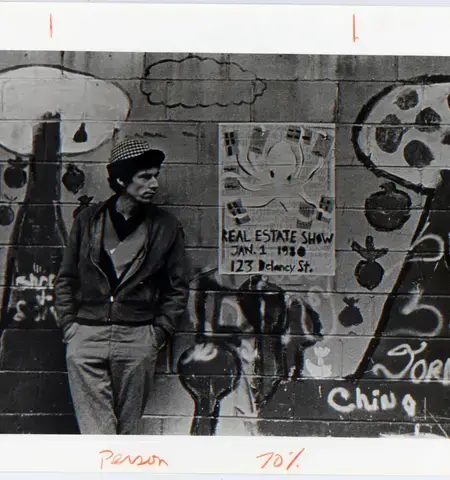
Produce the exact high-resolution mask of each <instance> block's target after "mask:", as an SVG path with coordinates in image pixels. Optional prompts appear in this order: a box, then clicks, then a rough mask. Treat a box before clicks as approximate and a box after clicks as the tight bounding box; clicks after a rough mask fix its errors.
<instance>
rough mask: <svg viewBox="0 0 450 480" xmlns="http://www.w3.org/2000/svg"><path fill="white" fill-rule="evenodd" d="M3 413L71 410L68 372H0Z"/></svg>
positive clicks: (62, 411) (0, 396)
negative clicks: (66, 373)
mask: <svg viewBox="0 0 450 480" xmlns="http://www.w3.org/2000/svg"><path fill="white" fill-rule="evenodd" d="M0 385H1V390H0V411H1V412H3V413H72V411H73V409H72V402H71V398H70V392H69V384H68V381H67V375H65V374H63V373H35V372H30V373H28V372H20V373H19V372H0Z"/></svg>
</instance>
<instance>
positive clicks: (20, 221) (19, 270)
mask: <svg viewBox="0 0 450 480" xmlns="http://www.w3.org/2000/svg"><path fill="white" fill-rule="evenodd" d="M36 78H43V79H45V80H51V81H45V82H41V83H36V81H35V79H36ZM30 82H32V83H30ZM0 84H1V85H2V86H3V88H4V89H6V90H7V91H8V92H9V94H8V95H6V94H5V97H4V109H3V110H2V115H3V117H4V118H7V119H9V120H11V119H22V116H23V115H27V117H26V118H27V119H33V120H34V122H33V123H29V122H3V125H4V127H5V128H2V130H1V133H0V144H1V145H2V146H3V147H4V148H5V149H7V150H8V151H12V152H14V153H16V159H15V160H14V161H9V164H10V166H9V167H8V168H7V169H6V170H5V172H4V181H5V184H7V186H9V187H10V188H20V187H22V186H24V185H25V184H26V183H27V190H26V193H25V198H24V200H23V203H22V204H21V206H20V208H19V209H18V211H17V213H16V214H15V215H16V220H15V223H14V228H13V231H12V234H11V238H10V244H11V246H10V248H9V251H8V255H7V260H6V273H5V284H6V288H5V291H4V296H3V306H2V318H1V322H2V327H3V328H7V327H12V328H17V327H20V328H33V326H34V325H36V323H39V325H41V324H42V325H44V327H45V328H54V326H55V311H54V307H53V305H52V303H53V295H54V294H53V283H52V281H51V279H54V277H55V275H56V274H57V272H58V269H59V265H60V262H61V258H62V249H63V248H64V246H65V244H66V241H67V231H66V226H65V224H64V221H63V219H62V213H61V208H60V204H59V201H60V193H61V192H60V183H61V177H60V172H61V168H62V157H61V155H62V154H65V155H72V156H73V155H77V154H80V153H83V152H89V151H92V150H94V149H95V148H97V147H99V146H100V145H101V144H102V143H104V142H105V141H108V140H110V138H111V134H112V131H113V128H115V124H114V123H111V122H117V121H121V120H126V118H127V116H128V113H129V109H130V104H129V99H128V96H127V95H126V94H124V93H123V91H122V90H121V89H119V88H118V87H116V86H115V85H113V84H111V83H108V82H105V81H102V80H98V81H95V82H94V81H92V77H90V76H88V75H84V74H79V73H75V72H69V71H67V72H65V74H64V75H63V76H62V75H61V70H60V69H58V68H53V67H41V66H33V67H20V68H17V69H11V70H8V71H6V72H2V73H0ZM35 86H36V88H37V89H38V91H36V88H34V87H35ZM31 87H33V88H31ZM18 92H22V93H20V94H19V93H18ZM68 92H70V93H71V95H72V97H69V99H68V97H67V95H66V93H68ZM14 95H21V97H20V98H22V103H21V104H20V108H19V109H18V104H16V103H14V102H13V101H12V100H11V98H12V97H14ZM24 95H25V96H27V95H28V96H29V95H32V97H30V98H29V100H27V99H26V98H23V96H24ZM11 96H12V97H11ZM78 97H79V98H80V101H77V102H75V101H74V100H73V98H78ZM23 105H26V106H27V107H26V108H27V109H28V111H27V112H25V111H24V107H23ZM111 105H114V108H111ZM52 111H57V112H58V113H56V114H55V113H48V112H52ZM46 112H47V113H46ZM77 118H78V119H83V120H84V119H86V120H95V119H96V118H101V119H102V120H108V119H109V120H110V123H105V122H90V123H89V126H88V127H87V126H86V125H87V123H86V122H84V121H83V122H82V123H81V124H80V122H79V120H78V127H77V130H76V133H75V134H74V130H75V129H74V125H75V120H74V119H77ZM30 128H31V133H32V135H30ZM30 138H31V139H32V142H31V143H30ZM21 155H25V156H27V157H29V159H28V160H27V162H25V161H22V160H21V157H20V156H21ZM25 167H28V174H27V172H25V171H24V168H25ZM28 176H29V178H27V177H28ZM27 180H28V181H27ZM62 184H63V185H65V187H66V188H67V189H68V190H69V191H71V192H72V193H74V194H75V193H77V192H78V191H79V190H80V189H81V188H82V186H83V184H84V173H83V172H82V171H81V170H80V169H79V168H78V167H77V166H76V165H74V164H69V165H68V166H67V171H66V172H65V173H64V175H63V176H62ZM82 198H83V200H80V207H84V206H86V205H87V204H88V202H87V200H88V199H89V197H87V196H83V197H82ZM90 200H92V198H91V199H90ZM90 200H89V201H90ZM2 208H3V211H2V212H0V217H3V222H2V223H3V224H5V225H6V224H9V223H11V222H12V217H13V216H14V212H13V211H12V209H11V208H10V207H6V206H3V207H2ZM6 208H8V209H9V210H6ZM36 265H38V266H39V272H36V271H35V270H33V268H35V266H36ZM30 272H34V273H33V274H30ZM36 273H39V280H36V278H35V276H32V275H34V274H36ZM42 279H48V282H47V284H46V285H45V286H44V285H43V284H41V283H40V282H41V281H43V280H42ZM44 283H45V282H44ZM36 289H38V292H39V293H36Z"/></svg>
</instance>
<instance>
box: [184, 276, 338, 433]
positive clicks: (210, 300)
mask: <svg viewBox="0 0 450 480" xmlns="http://www.w3.org/2000/svg"><path fill="white" fill-rule="evenodd" d="M190 303H191V308H190V309H189V311H190V313H191V322H192V323H193V325H194V328H195V330H196V331H197V332H198V333H197V342H196V344H195V345H194V346H192V347H190V348H189V349H187V350H186V351H185V352H184V353H183V354H182V355H181V357H180V360H179V361H178V371H179V372H182V371H183V372H184V373H183V375H184V377H183V379H181V377H180V381H181V382H182V384H183V386H184V387H185V388H186V389H187V390H188V391H189V393H190V394H191V396H193V398H194V396H195V398H194V403H195V402H197V403H195V407H194V410H195V411H204V412H205V411H206V410H205V409H203V410H201V409H200V407H199V405H200V404H202V402H203V404H204V405H207V404H208V405H211V401H212V400H211V398H212V397H209V395H210V388H211V387H210V385H209V383H208V382H210V381H211V380H210V379H209V377H208V376H206V375H207V372H210V373H211V372H212V370H211V368H213V370H214V373H215V375H218V376H219V377H220V375H223V374H224V372H225V371H226V370H224V369H225V368H228V367H226V366H224V363H223V362H224V361H225V360H222V361H221V363H220V362H218V360H216V358H217V355H218V352H219V350H218V348H219V345H221V346H222V348H225V349H226V351H227V352H228V355H229V359H230V360H228V361H231V357H230V355H231V354H230V352H233V355H235V357H236V358H237V359H238V360H239V361H238V362H237V363H235V364H233V365H236V367H234V366H233V368H232V369H231V370H230V371H231V372H236V371H235V368H237V369H238V371H237V372H236V373H233V375H231V376H230V378H229V381H231V380H232V378H235V381H236V383H233V385H234V387H233V388H231V387H227V388H226V389H225V387H223V388H224V391H226V392H227V395H231V394H233V395H235V396H236V400H235V402H236V404H238V405H241V404H244V405H246V406H242V407H240V412H241V414H244V415H247V416H253V415H254V414H255V413H256V414H257V415H258V414H261V412H263V410H264V407H265V406H266V405H267V404H268V402H269V401H270V400H271V399H272V398H273V396H274V395H275V394H276V392H277V390H278V389H279V388H280V385H281V384H282V382H283V381H288V378H291V379H293V378H294V377H295V378H299V377H300V376H301V374H302V371H303V368H304V365H303V363H304V358H303V355H304V351H305V350H307V349H308V348H309V347H311V346H313V345H314V344H315V343H317V342H318V341H320V339H321V329H322V325H321V324H320V320H319V318H318V315H317V313H316V312H315V311H314V309H313V308H312V307H311V306H310V305H307V304H305V302H304V301H302V300H300V299H299V298H296V297H295V296H288V295H287V294H286V292H285V291H284V290H283V289H282V288H281V287H279V286H278V285H276V284H274V283H272V282H270V281H269V279H268V277H264V276H261V275H254V276H250V277H249V278H248V279H247V280H245V281H243V282H242V280H240V281H239V280H237V279H233V277H229V278H225V277H222V276H219V275H218V272H217V270H211V271H209V272H205V273H202V274H200V275H198V276H197V277H196V278H195V279H194V280H193V283H192V285H191V295H190ZM294 335H295V337H294ZM328 353H329V351H328V352H327V349H318V350H317V358H318V362H317V365H312V364H308V366H309V368H310V369H314V367H316V368H319V369H321V370H322V371H323V372H324V376H326V374H327V372H328V370H329V368H330V367H329V366H328V365H325V363H324V360H323V358H324V357H325V356H326V355H328ZM288 359H289V360H288ZM212 361H215V362H217V363H216V364H214V365H215V366H214V365H213V364H211V367H210V362H212ZM182 362H186V363H187V364H188V365H191V364H192V365H197V366H196V367H195V368H196V369H197V370H198V371H199V372H200V371H202V372H203V376H204V377H203V378H204V379H203V380H202V381H200V380H197V381H196V382H197V383H196V384H195V385H196V386H195V394H194V393H192V392H193V387H191V386H189V385H187V384H186V380H185V376H186V373H185V372H186V370H183V369H185V368H186V365H185V364H182ZM289 362H293V363H289ZM219 363H220V365H219ZM200 364H201V367H200ZM191 368H194V367H191ZM219 372H220V374H219ZM239 376H241V379H240V381H239V382H238V378H239ZM199 378H200V377H199ZM202 382H203V383H202ZM208 402H209V403H208ZM205 408H206V407H205ZM217 408H218V407H217ZM219 413H220V412H219V410H217V411H213V410H212V409H211V408H210V410H209V413H208V415H206V417H207V420H202V422H203V421H206V422H207V424H208V425H210V426H209V427H208V428H209V430H208V431H211V432H214V428H215V427H214V428H213V427H212V426H211V423H208V422H212V420H211V418H213V419H214V425H217V422H218V421H219V416H220V415H219ZM210 417H211V418H210ZM202 418H203V416H202ZM198 422H200V420H196V414H195V413H194V423H193V425H192V428H191V431H192V432H194V431H199V429H200V430H201V431H204V429H203V428H204V427H199V426H198V425H199V424H198ZM205 428H206V427H205Z"/></svg>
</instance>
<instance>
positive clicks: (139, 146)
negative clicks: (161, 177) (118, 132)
mask: <svg viewBox="0 0 450 480" xmlns="http://www.w3.org/2000/svg"><path fill="white" fill-rule="evenodd" d="M144 154H148V156H149V157H154V161H155V162H156V163H159V164H161V163H162V162H163V160H164V158H165V155H164V153H163V152H162V151H161V150H155V149H153V148H152V147H151V146H150V144H149V143H147V142H146V141H145V140H139V139H134V138H133V139H130V140H124V141H123V142H120V143H119V144H118V145H116V146H115V147H114V148H113V149H112V151H111V156H110V159H109V164H110V165H111V164H113V163H116V162H121V161H123V160H128V159H130V158H135V157H140V156H141V155H144Z"/></svg>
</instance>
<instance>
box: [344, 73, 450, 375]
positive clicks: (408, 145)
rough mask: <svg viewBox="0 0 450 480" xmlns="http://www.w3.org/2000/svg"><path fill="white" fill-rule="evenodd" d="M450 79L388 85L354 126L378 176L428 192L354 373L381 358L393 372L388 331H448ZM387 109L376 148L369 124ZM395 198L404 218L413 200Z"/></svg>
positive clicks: (364, 157) (363, 157)
mask: <svg viewBox="0 0 450 480" xmlns="http://www.w3.org/2000/svg"><path fill="white" fill-rule="evenodd" d="M449 83H450V77H448V76H430V77H421V78H418V79H415V80H413V81H411V82H407V85H402V86H398V85H393V86H390V87H388V88H386V89H384V90H383V91H382V92H380V93H379V94H378V95H376V96H375V97H373V98H372V99H371V100H370V101H369V102H368V103H367V104H366V105H365V106H364V107H363V109H362V110H361V112H360V114H359V116H358V118H357V119H356V121H355V124H356V125H355V126H354V127H353V132H352V142H353V146H354V149H355V152H356V155H357V157H358V159H359V160H360V161H361V162H362V163H363V164H364V165H365V166H366V167H367V168H368V169H369V170H370V171H371V172H372V173H373V174H374V175H375V176H376V177H383V178H387V179H388V180H390V181H391V182H395V183H396V184H397V185H401V186H403V187H404V188H407V189H410V190H412V191H413V192H416V193H419V194H423V195H425V196H426V200H425V204H424V209H423V211H422V214H421V218H420V221H419V223H418V226H417V228H416V231H415V234H414V235H413V238H412V241H411V244H410V246H409V252H408V254H407V256H406V259H405V261H404V263H403V266H402V268H401V270H400V273H399V275H398V277H397V281H396V283H395V286H394V288H393V290H392V292H391V294H390V295H389V297H388V299H387V301H386V303H385V305H384V308H383V310H382V313H381V317H380V319H379V321H378V324H377V327H376V330H375V334H374V337H373V339H372V340H371V342H370V344H369V346H368V347H367V349H366V352H365V355H364V357H363V359H362V361H361V362H360V364H359V366H358V368H357V369H356V371H355V373H354V375H352V376H351V378H361V377H363V376H364V377H370V376H371V375H373V372H372V370H371V368H370V367H371V366H372V365H374V364H376V363H382V364H383V365H385V367H386V369H387V370H389V371H390V370H395V368H394V363H393V362H394V360H395V358H390V357H386V351H387V350H389V349H388V348H387V347H386V342H387V341H388V340H387V339H386V340H383V337H394V338H395V337H399V336H403V337H405V336H406V337H412V338H413V337H419V338H423V337H434V336H438V335H448V325H446V324H445V322H444V315H443V314H444V313H446V312H448V311H449V300H448V298H449V297H448V294H449V291H448V288H449V287H448V286H449V285H450V268H449V267H450V262H449V261H448V260H449V259H450V255H449V253H450V251H449V245H450V242H449V238H450V237H449V228H448V225H449V224H450V219H449V213H448V211H449V206H450V170H449V163H450V150H448V142H447V140H446V139H447V136H448V131H447V129H446V127H445V126H444V125H445V124H448V123H449V115H450V111H449V103H448V97H449V96H448V93H446V92H448V86H449ZM442 99H447V101H442ZM388 110H390V111H391V115H394V114H395V115H396V117H397V119H396V120H395V122H394V121H391V122H390V123H391V125H393V126H392V127H391V126H387V127H386V126H385V127H377V131H376V134H375V136H376V142H375V144H374V145H375V146H374V145H373V146H372V148H370V147H369V148H368V147H367V146H364V138H363V135H362V132H364V131H365V124H373V123H379V122H380V121H381V120H382V117H383V115H384V114H386V112H387V111H388ZM396 110H397V111H396ZM391 120H392V119H391ZM382 128H383V129H384V130H381V129H382ZM377 148H378V150H377ZM433 166H434V167H433ZM398 167H403V168H401V169H399V168H398ZM431 167H433V168H431ZM400 171H401V172H402V175H403V176H400V175H399V173H398V172H400ZM436 173H439V174H438V175H436ZM392 200H393V203H392V205H393V206H394V208H396V207H397V208H398V206H399V205H400V207H401V208H400V213H399V215H400V218H402V221H403V218H404V217H402V215H403V214H404V213H406V211H407V210H408V209H409V206H410V202H409V200H408V199H407V198H406V196H405V195H401V194H400V195H399V194H398V193H396V194H395V198H394V197H393V198H392ZM402 205H403V206H404V207H406V208H402ZM402 212H403V213H402ZM400 223H401V222H400ZM391 341H392V340H391ZM401 343H402V344H403V343H404V342H401ZM432 345H435V344H434V343H433V344H430V347H429V350H432V349H433V347H432ZM391 346H392V344H391ZM434 348H439V347H434ZM432 354H433V355H432V356H435V354H436V352H432ZM436 356H437V357H439V355H436Z"/></svg>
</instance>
